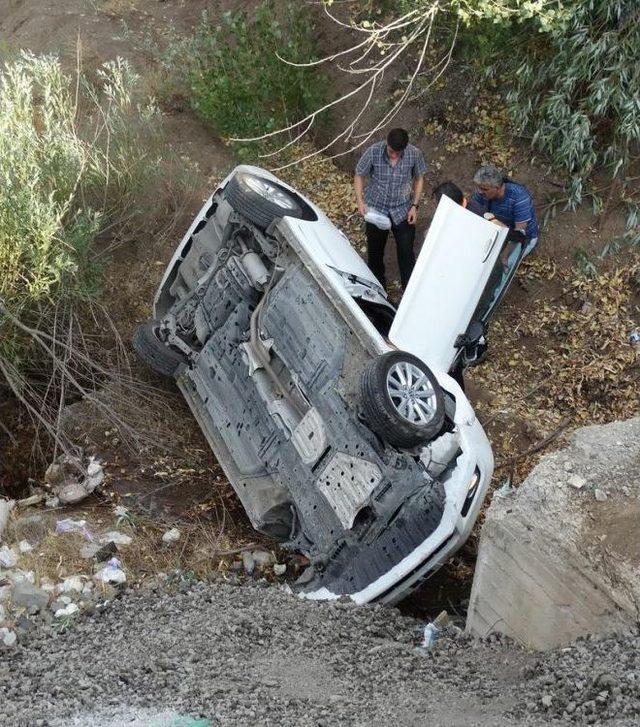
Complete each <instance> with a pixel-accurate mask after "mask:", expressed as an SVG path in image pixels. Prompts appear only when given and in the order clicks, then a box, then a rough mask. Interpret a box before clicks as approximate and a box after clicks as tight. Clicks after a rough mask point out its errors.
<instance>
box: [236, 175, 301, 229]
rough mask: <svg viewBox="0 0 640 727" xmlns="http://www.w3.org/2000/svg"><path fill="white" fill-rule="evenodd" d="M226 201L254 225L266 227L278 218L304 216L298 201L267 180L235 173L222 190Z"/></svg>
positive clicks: (283, 189) (282, 188) (276, 184)
mask: <svg viewBox="0 0 640 727" xmlns="http://www.w3.org/2000/svg"><path fill="white" fill-rule="evenodd" d="M225 195H226V198H227V200H228V202H229V204H230V205H231V206H232V207H233V209H234V210H235V211H236V212H238V213H239V214H241V215H243V216H244V217H246V218H247V219H249V220H251V222H253V223H254V224H255V225H257V226H258V227H261V228H264V229H266V228H267V227H268V226H269V225H270V224H271V223H272V222H273V220H275V219H277V218H278V217H297V218H299V219H304V218H305V209H304V207H303V205H302V204H301V202H300V201H299V200H298V199H296V198H295V197H294V196H293V195H292V194H291V193H290V192H289V191H287V190H286V189H285V188H284V187H282V186H280V185H279V184H278V183H277V182H274V181H272V180H271V179H265V178H264V177H259V176H257V175H255V174H248V173H246V172H238V173H237V174H236V175H235V176H233V177H231V179H230V180H229V183H228V184H227V187H226V189H225Z"/></svg>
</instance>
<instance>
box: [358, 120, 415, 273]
mask: <svg viewBox="0 0 640 727" xmlns="http://www.w3.org/2000/svg"><path fill="white" fill-rule="evenodd" d="M426 171H427V165H426V163H425V161H424V157H423V156H422V152H421V151H420V150H419V149H418V148H417V147H415V146H413V145H412V144H409V135H408V134H407V132H406V131H405V130H404V129H392V130H391V131H390V132H389V135H388V136H387V140H386V141H380V142H378V143H377V144H373V145H372V146H370V147H369V148H368V149H367V150H366V151H365V152H364V154H363V155H362V156H361V157H360V161H359V162H358V164H357V165H356V173H355V180H354V184H355V188H356V200H357V202H358V210H359V211H360V214H361V215H363V216H364V215H365V214H366V213H367V211H368V210H369V209H375V210H377V211H378V212H381V213H382V214H384V215H386V216H388V217H389V218H390V220H391V231H392V232H393V237H394V239H395V241H396V247H397V253H398V267H399V268H400V280H401V282H402V287H403V288H406V287H407V283H408V282H409V277H410V275H411V271H412V270H413V266H414V265H415V262H416V257H415V253H414V251H413V243H414V240H415V236H416V219H417V216H418V207H419V206H420V196H421V195H422V187H423V184H424V174H425V172H426ZM367 178H368V179H369V183H368V184H367V185H366V187H365V179H367ZM366 233H367V251H368V262H369V267H370V268H371V270H372V271H373V273H374V275H375V276H376V278H378V280H379V281H380V282H381V283H382V285H384V284H385V275H384V248H385V245H386V243H387V236H388V234H389V231H388V230H382V229H380V228H378V227H376V226H375V225H373V224H372V223H371V222H367V223H366Z"/></svg>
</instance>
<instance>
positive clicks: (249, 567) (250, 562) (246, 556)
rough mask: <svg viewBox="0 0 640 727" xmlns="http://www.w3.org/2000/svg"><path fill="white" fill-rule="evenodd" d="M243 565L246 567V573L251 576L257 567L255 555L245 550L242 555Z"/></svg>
mask: <svg viewBox="0 0 640 727" xmlns="http://www.w3.org/2000/svg"><path fill="white" fill-rule="evenodd" d="M242 565H243V566H244V571H245V573H246V574H247V575H251V574H252V573H253V569H254V568H255V567H256V562H255V561H254V559H253V555H252V554H251V553H250V552H249V551H248V550H245V551H244V552H243V553H242Z"/></svg>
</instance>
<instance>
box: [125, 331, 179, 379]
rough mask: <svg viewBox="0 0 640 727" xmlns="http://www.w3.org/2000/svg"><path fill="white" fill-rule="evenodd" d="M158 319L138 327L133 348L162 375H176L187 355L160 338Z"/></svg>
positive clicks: (150, 366)
mask: <svg viewBox="0 0 640 727" xmlns="http://www.w3.org/2000/svg"><path fill="white" fill-rule="evenodd" d="M159 334H160V327H159V325H158V321H149V322H148V323H143V324H142V325H141V326H138V327H137V328H136V332H135V333H134V334H133V340H132V341H131V343H132V344H133V348H134V349H135V351H136V353H137V354H138V355H139V356H140V358H141V359H142V360H143V361H144V362H145V363H146V364H147V366H149V368H151V369H153V370H154V371H155V372H156V373H157V374H161V375H162V376H175V373H176V370H177V368H178V366H180V364H181V363H184V362H185V361H186V358H185V356H184V355H183V354H182V353H180V352H179V351H176V350H175V349H173V348H169V346H167V345H166V344H165V343H164V341H162V340H161V338H160V335H159Z"/></svg>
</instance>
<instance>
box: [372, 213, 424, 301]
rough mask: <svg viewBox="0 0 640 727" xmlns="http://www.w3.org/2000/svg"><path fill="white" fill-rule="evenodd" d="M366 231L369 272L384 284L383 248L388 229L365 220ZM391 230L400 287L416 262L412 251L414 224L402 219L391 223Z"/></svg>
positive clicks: (403, 285)
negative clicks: (394, 244)
mask: <svg viewBox="0 0 640 727" xmlns="http://www.w3.org/2000/svg"><path fill="white" fill-rule="evenodd" d="M366 232H367V253H368V261H369V267H370V268H371V272H372V273H373V274H374V275H375V276H376V278H378V280H379V281H380V282H381V283H382V285H383V286H384V285H385V282H386V281H385V277H384V248H385V245H386V244H387V237H388V236H389V230H381V229H380V228H378V227H376V226H375V225H372V224H371V223H370V222H367V223H366ZM391 232H393V237H394V239H395V241H396V248H397V253H398V268H399V269H400V281H401V282H402V287H403V288H406V287H407V283H408V282H409V278H410V276H411V271H412V270H413V266H414V265H415V264H416V256H415V253H414V252H413V243H414V240H415V239H416V226H415V225H410V224H409V223H408V222H407V220H404V222H401V223H400V224H399V225H392V227H391Z"/></svg>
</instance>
